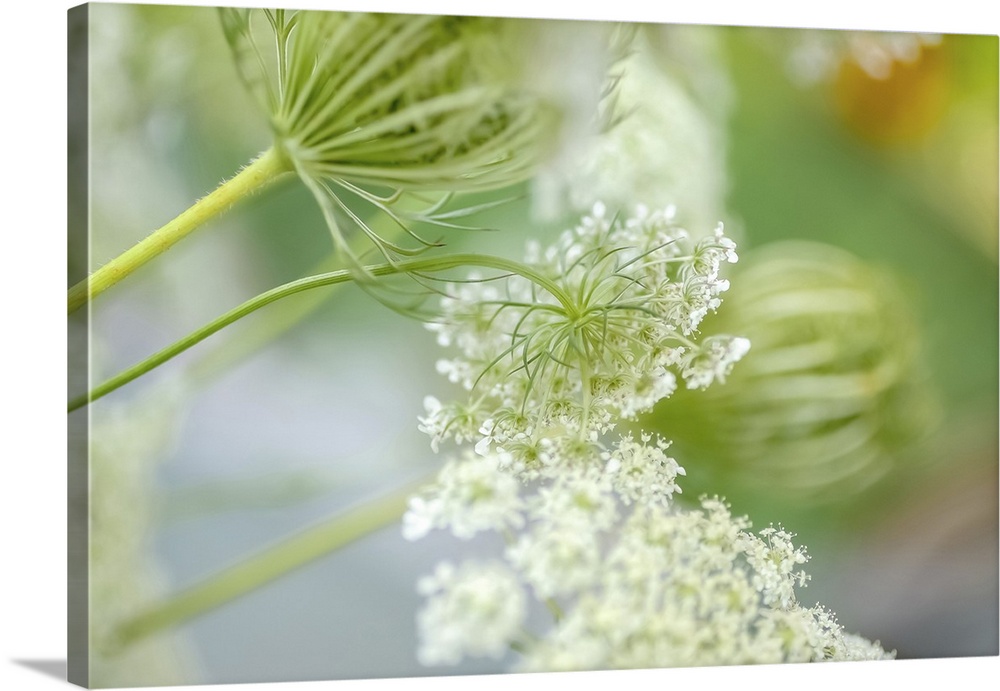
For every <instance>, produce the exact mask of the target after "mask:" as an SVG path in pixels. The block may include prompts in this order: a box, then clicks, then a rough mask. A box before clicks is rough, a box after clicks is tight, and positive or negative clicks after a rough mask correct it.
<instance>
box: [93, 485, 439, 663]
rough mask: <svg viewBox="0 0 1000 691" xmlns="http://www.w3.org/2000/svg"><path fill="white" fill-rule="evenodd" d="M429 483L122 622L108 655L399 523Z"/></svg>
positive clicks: (318, 528)
mask: <svg viewBox="0 0 1000 691" xmlns="http://www.w3.org/2000/svg"><path fill="white" fill-rule="evenodd" d="M427 482H428V479H427V478H424V479H422V480H420V481H419V482H416V483H411V484H408V485H406V486H404V487H402V488H400V489H397V490H395V491H393V492H392V493H391V494H388V495H386V496H384V497H380V498H378V499H375V500H372V501H369V502H367V503H365V504H361V505H360V506H357V507H356V508H353V509H351V510H349V511H347V512H346V513H343V514H340V515H337V516H334V517H333V518H330V519H329V520H326V521H323V522H322V523H318V524H317V525H314V526H312V527H309V528H306V529H305V530H302V531H301V532H299V533H296V534H294V535H292V536H290V537H287V538H285V539H283V540H281V541H280V542H278V543H276V544H274V545H272V546H270V547H267V548H264V549H263V550H261V551H260V552H258V553H257V554H255V555H253V556H251V557H248V558H247V559H245V560H243V561H241V562H239V563H237V564H235V565H233V566H230V567H229V568H226V569H224V570H222V571H220V572H219V573H216V574H215V575H213V576H210V577H208V578H207V579H205V580H203V581H202V582H201V583H198V584H196V585H194V586H191V587H190V588H188V589H186V590H184V591H182V592H180V593H178V594H176V595H174V596H173V597H171V598H169V599H167V600H165V601H163V602H161V603H159V604H157V605H153V606H152V607H150V608H149V609H147V610H145V611H143V612H140V613H139V614H137V615H136V616H134V617H132V618H131V619H128V620H126V621H125V622H124V623H122V624H121V625H120V626H119V627H118V628H117V630H116V631H115V633H114V634H113V635H112V640H110V641H108V645H109V648H110V649H111V651H114V650H121V649H122V648H124V647H126V646H128V645H131V644H133V643H135V642H137V641H139V640H141V639H143V638H146V637H147V636H150V635H151V634H154V633H156V632H157V631H162V630H163V629H167V628H170V627H173V626H177V625H179V624H181V623H183V622H186V621H188V620H190V619H193V618H195V617H197V616H199V615H201V614H204V613H206V612H209V611H211V610H213V609H216V608H217V607H220V606H222V605H224V604H226V603H227V602H230V601H232V600H235V599H237V598H239V597H240V596H242V595H246V594H247V593H250V592H252V591H254V590H256V589H257V588H260V587H261V586H263V585H265V584H267V583H269V582H271V581H274V580H276V579H278V578H280V577H281V576H284V575H286V574H288V573H290V572H292V571H294V570H296V569H298V568H300V567H302V566H305V565H307V564H309V563H311V562H314V561H316V560H317V559H320V558H322V557H325V556H327V555H329V554H331V553H332V552H335V551H336V550H338V549H340V548H342V547H345V546H347V545H349V544H351V543H352V542H354V541H356V540H358V539H360V538H363V537H365V536H366V535H369V534H371V533H374V532H375V531H377V530H379V529H381V528H384V527H386V526H388V525H390V524H392V523H395V522H397V521H398V520H399V519H400V518H401V517H402V515H403V513H405V511H406V502H407V499H408V498H409V497H410V496H411V495H412V494H413V493H414V492H415V491H416V490H417V489H419V487H421V486H423V485H424V484H426V483H427ZM109 652H110V651H109Z"/></svg>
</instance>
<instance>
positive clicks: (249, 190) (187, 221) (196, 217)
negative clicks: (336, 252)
mask: <svg viewBox="0 0 1000 691" xmlns="http://www.w3.org/2000/svg"><path fill="white" fill-rule="evenodd" d="M290 173H291V169H290V168H289V167H288V163H287V162H286V161H285V160H284V158H283V157H282V156H281V155H280V154H279V153H278V152H277V151H276V150H275V149H273V148H272V149H268V150H267V151H265V152H264V153H262V154H261V155H260V156H258V157H257V158H256V159H255V160H254V161H253V162H251V163H250V164H249V165H248V166H246V167H245V168H243V170H241V171H240V172H239V173H237V174H236V175H235V176H234V177H232V178H230V179H229V180H227V181H225V182H223V183H222V184H221V185H219V186H218V187H217V188H216V189H215V191H213V192H211V193H209V194H208V195H207V196H205V197H202V198H201V199H199V200H198V201H197V202H195V203H194V204H193V205H192V206H191V207H189V208H188V209H187V210H186V211H184V212H183V213H181V214H180V215H179V216H177V217H176V218H175V219H174V220H172V221H170V222H169V223H167V224H166V225H165V226H163V227H161V228H160V229H158V230H155V231H153V233H151V234H150V235H149V236H147V237H146V238H145V239H144V240H141V241H140V242H139V243H138V244H136V245H134V246H133V247H132V248H131V249H129V250H126V251H125V252H123V253H121V254H120V255H118V256H117V257H115V258H114V259H112V260H111V261H109V262H108V263H107V264H105V265H104V266H102V267H101V268H99V269H97V270H96V271H94V272H93V273H92V274H91V275H90V276H88V277H87V278H85V279H83V280H82V281H80V282H79V283H77V284H76V285H74V286H73V287H72V288H70V289H69V296H68V303H69V313H70V314H72V313H73V312H75V311H76V310H78V309H79V308H81V307H83V306H84V305H85V304H87V302H88V301H90V300H92V299H94V298H95V297H97V296H98V295H100V294H101V293H103V292H104V291H105V290H107V289H108V288H110V287H111V286H113V285H114V284H116V283H118V281H120V280H122V279H123V278H125V277H126V276H128V275H129V274H130V273H132V272H133V271H135V270H136V269H138V268H139V267H140V266H142V265H143V264H145V263H146V262H148V261H149V260H151V259H153V258H154V257H156V256H157V255H159V254H162V253H163V252H166V251H167V250H168V249H170V248H171V247H173V246H174V244H175V243H176V242H178V241H179V240H180V239H181V238H183V237H185V236H186V235H188V234H189V233H191V231H193V230H194V229H195V228H197V227H199V226H200V225H202V224H203V223H205V222H206V221H208V220H210V219H212V218H214V217H215V216H218V215H219V214H221V213H222V212H224V211H226V210H228V209H229V207H231V206H232V205H233V204H234V203H236V202H237V201H239V200H240V199H242V198H244V197H246V196H248V195H250V194H253V193H254V192H256V191H258V190H260V189H262V188H263V187H265V186H267V185H268V184H270V183H272V182H274V181H275V180H277V179H278V178H279V177H282V176H283V175H285V174H290Z"/></svg>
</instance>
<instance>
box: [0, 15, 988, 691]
mask: <svg viewBox="0 0 1000 691" xmlns="http://www.w3.org/2000/svg"><path fill="white" fill-rule="evenodd" d="M5 4H6V5H7V7H5V8H4V10H3V18H2V19H3V38H2V40H0V50H2V51H3V61H2V65H3V81H2V82H0V93H2V100H0V111H2V113H3V118H4V126H3V129H2V130H0V131H2V133H3V136H2V139H0V141H2V145H0V146H2V149H0V151H2V158H0V175H2V178H0V190H2V196H0V199H2V200H3V208H2V216H0V218H2V222H0V238H2V243H0V281H2V293H0V294H2V296H3V297H2V301H3V302H2V307H3V315H4V323H5V324H6V325H7V326H6V328H5V329H4V331H5V332H6V333H4V334H3V335H2V336H0V356H2V357H0V362H2V370H0V372H2V377H0V382H2V386H0V392H2V395H0V400H3V401H4V406H3V409H2V410H0V420H2V423H0V432H2V435H0V439H2V447H0V461H2V465H0V467H2V469H3V476H2V477H3V479H2V482H0V492H2V495H0V511H2V515H0V529H2V540H0V550H2V552H0V553H2V555H3V557H2V560H0V574H2V575H0V578H2V582H0V689H14V690H16V691H21V690H22V689H23V690H25V691H31V690H33V689H57V688H62V687H64V685H65V682H63V681H60V680H57V679H56V678H55V677H53V676H50V675H47V674H45V673H43V672H40V671H38V670H37V669H35V668H34V667H32V666H31V665H32V663H38V662H42V663H43V664H42V665H41V666H42V667H44V668H45V669H50V668H52V667H53V666H54V665H55V664H56V663H57V662H58V661H65V658H66V642H65V638H66V595H65V592H66V557H65V553H66V529H65V528H66V508H65V495H66V481H65V477H66V468H65V459H66V451H65V449H66V436H65V434H66V433H65V422H64V418H63V415H64V413H63V412H62V411H63V409H64V408H63V405H64V400H65V386H64V382H65V344H66V331H65V326H64V324H65V321H63V319H64V317H63V312H62V306H63V299H64V298H63V291H64V290H65V287H66V286H65V266H66V257H65V251H66V250H65V241H64V237H65V227H66V226H65V151H66V138H65V131H66V126H65V123H66V97H65V94H66V47H65V40H66V10H67V9H68V8H69V7H71V6H72V3H68V2H57V1H55V0H34V1H31V0H20V1H17V2H14V3H9V4H8V3H5ZM186 4H196V5H210V4H217V3H212V2H204V1H196V0H188V2H187V3H186ZM239 4H244V5H262V4H272V5H273V4H277V5H279V6H285V7H293V6H298V7H306V8H326V9H369V10H371V9H376V10H403V11H416V10H420V11H423V12H430V13H449V12H451V13H456V12H461V11H463V10H468V8H474V10H475V11H476V12H477V13H483V14H505V15H512V16H537V17H544V16H553V17H575V18H592V19H631V20H657V21H670V22H679V23H709V24H741V25H762V26H803V27H805V26H814V27H825V28H863V29H886V30H889V29H891V30H912V31H932V32H947V33H950V32H958V33H981V34H982V33H988V34H993V35H996V34H997V33H998V22H997V17H996V10H995V9H992V7H991V5H992V3H990V2H988V0H987V1H984V0H948V1H947V2H936V3H933V4H931V3H920V7H917V6H916V5H917V3H915V2H913V1H912V0H908V1H899V0H894V1H892V2H887V1H882V2H878V1H876V0H868V1H866V2H863V1H859V0H850V1H844V0H841V1H839V2H837V3H812V2H777V1H776V0H754V1H753V2H746V1H743V2H740V1H739V0H731V1H726V2H723V1H721V0H697V1H696V2H690V3H686V4H682V3H676V2H675V3H669V4H670V8H669V9H657V7H658V6H659V4H660V3H657V2H655V1H654V2H650V1H649V0H615V2H608V3H603V4H598V3H594V2H586V3H574V6H575V8H576V9H574V10H572V11H568V10H566V9H562V8H560V6H559V3H557V2H554V1H553V0H532V1H531V2H527V1H525V0H506V1H503V2H501V1H495V0H479V1H478V2H476V3H474V4H463V3H460V2H455V1H445V0H420V2H419V3H413V2H410V3H404V2H387V1H385V0H368V1H366V2H358V1H348V0H344V1H342V2H334V1H332V0H326V1H325V2H324V1H318V2H317V1H316V0H313V1H311V2H310V1H307V0H303V1H302V2H296V3H291V2H287V1H281V2H277V3H260V2H244V3H239ZM817 4H822V5H823V7H822V8H817V6H816V5H817ZM987 7H991V9H986V8H987ZM25 662H27V663H28V664H27V665H26V664H25ZM44 663H48V664H44ZM998 670H1000V658H996V657H994V658H977V659H967V660H946V661H907V662H896V663H891V664H875V665H872V664H860V665H859V664H838V665H821V666H810V667H808V668H807V667H805V666H782V667H758V668H738V669H733V668H730V669H705V670H662V671H648V672H646V671H638V672H628V673H614V675H615V676H613V677H609V676H608V675H609V673H590V674H585V675H579V674H574V675H566V676H565V677H561V678H560V679H559V680H558V682H557V683H567V682H568V683H572V684H579V683H581V682H583V683H584V685H585V686H588V685H591V684H592V685H597V684H603V685H607V684H608V683H613V684H622V685H626V686H628V687H634V688H662V687H663V686H665V685H674V686H680V687H683V686H693V685H695V684H702V685H704V686H706V687H708V688H715V687H721V686H722V685H724V684H727V683H728V684H734V685H735V684H740V685H743V684H749V685H750V686H751V687H755V686H757V685H761V686H763V685H765V684H766V685H767V686H769V687H773V686H774V685H776V684H780V685H784V684H788V683H795V682H798V683H801V684H809V685H811V686H813V687H815V688H823V689H825V688H830V689H832V688H843V687H844V686H847V685H856V686H858V687H859V688H879V687H885V688H896V687H904V685H905V687H910V688H929V687H938V688H940V687H943V686H946V687H954V686H956V685H957V686H959V687H975V688H978V687H979V686H980V685H981V681H980V679H981V678H985V679H990V678H992V679H994V680H996V679H997V678H998ZM470 681H471V680H470V679H469V678H445V679H422V680H401V681H400V680H397V681H353V682H318V683H314V682H310V683H296V684H257V685H253V686H252V687H251V688H253V689H255V690H256V689H260V690H261V691H271V690H273V689H284V690H286V691H287V690H291V689H295V690H298V689H302V690H305V689H321V688H322V689H365V690H369V689H375V688H378V689H397V688H400V689H402V688H405V689H431V688H434V689H438V688H441V689H444V690H445V691H447V690H448V689H460V688H461V689H464V688H468V687H469V686H470V685H471V684H470ZM553 681H555V680H554V679H553V678H552V677H551V676H546V675H530V676H518V677H512V676H497V677H481V678H476V679H475V686H476V688H485V689H498V688H515V685H516V688H518V689H529V690H530V689H535V688H543V685H551V684H552V683H553ZM911 685H912V686H911ZM183 688H189V689H195V688H208V687H183ZM213 688H236V687H233V686H225V687H213Z"/></svg>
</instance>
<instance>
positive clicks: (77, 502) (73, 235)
mask: <svg viewBox="0 0 1000 691" xmlns="http://www.w3.org/2000/svg"><path fill="white" fill-rule="evenodd" d="M67 19H68V21H67V28H68V46H67V48H68V50H67V56H68V65H67V77H68V85H67V86H68V100H67V103H68V113H67V135H68V137H67V141H68V151H67V174H68V180H67V195H68V199H67V212H68V214H67V216H68V217H67V243H68V245H67V249H68V252H67V256H68V266H67V275H68V284H69V285H70V286H72V285H74V284H76V283H77V282H79V281H81V280H83V279H84V278H86V276H87V267H88V266H89V264H90V262H89V257H88V255H89V252H88V249H89V245H90V243H89V226H90V224H89V216H90V214H89V211H90V209H89V197H88V194H89V184H88V169H89V165H88V161H89V136H88V133H89V125H90V123H89V107H88V104H89V98H88V94H89V50H88V33H89V8H88V6H87V5H80V6H78V7H74V8H71V9H70V10H69V12H68V17H67ZM89 318H90V311H89V309H81V310H77V311H76V312H74V313H73V314H72V315H70V318H69V324H68V343H67V346H68V353H67V356H68V367H67V373H68V381H67V388H68V395H69V398H72V397H74V396H76V395H79V394H80V393H81V392H83V391H85V390H86V388H87V385H88V382H89V376H88V363H89V353H88V344H89V337H88V334H89V330H90V329H89V327H90V324H89ZM89 418H90V413H89V412H88V408H87V407H86V406H84V407H83V408H82V409H80V410H76V411H74V412H73V413H71V414H70V415H69V418H68V429H67V439H68V455H67V460H68V465H67V470H68V482H67V487H68V497H67V501H68V505H67V519H68V526H67V528H68V534H67V549H68V554H67V565H68V568H67V570H68V574H67V577H68V578H67V586H68V592H67V603H68V604H67V606H68V612H67V654H68V659H67V677H68V681H70V682H71V683H73V684H77V685H79V686H84V687H87V686H89V679H90V674H89V662H88V661H89V657H90V650H89V638H88V631H89V623H88V622H89V606H88V604H89V597H88V595H89V573H88V554H89V531H88V527H89V516H90V511H89V491H88V489H89V482H88V477H89V473H88V466H89V448H90V444H89V440H88V430H89Z"/></svg>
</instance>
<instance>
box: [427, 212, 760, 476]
mask: <svg viewBox="0 0 1000 691" xmlns="http://www.w3.org/2000/svg"><path fill="white" fill-rule="evenodd" d="M673 217H674V211H673V209H672V208H668V209H666V210H663V211H650V210H648V209H646V208H639V209H638V210H637V213H636V214H635V215H634V216H632V217H631V218H628V219H625V220H620V219H618V218H616V217H615V218H613V217H610V216H609V215H608V213H607V211H606V210H605V208H604V207H603V206H602V205H600V204H598V205H596V206H595V207H594V209H593V211H592V213H591V214H590V215H589V216H586V217H584V218H583V220H582V221H581V222H580V224H579V225H578V226H577V227H576V228H574V229H572V230H568V231H566V232H565V233H563V234H562V236H561V237H560V238H559V239H558V241H557V242H556V243H555V244H553V245H552V246H551V247H548V248H547V249H544V250H543V249H542V248H541V247H540V246H538V245H537V244H534V245H532V246H530V247H529V249H528V257H527V260H526V265H525V266H526V269H527V271H526V272H525V273H526V274H528V273H529V272H530V275H515V276H509V277H507V278H506V279H505V280H504V281H503V283H502V285H501V284H498V283H496V282H493V281H486V280H483V279H482V278H481V277H478V276H474V277H472V278H471V279H470V281H469V282H466V283H462V284H460V286H461V287H460V288H458V289H457V290H456V291H455V293H454V294H453V295H450V296H448V297H446V298H445V299H444V300H443V304H442V311H443V314H444V316H443V318H442V319H441V320H440V321H439V322H437V323H434V324H432V325H431V328H432V329H433V330H434V331H435V332H436V333H437V336H438V342H439V343H440V344H441V345H442V346H457V348H458V349H459V350H460V351H461V354H460V355H459V356H458V357H456V358H454V359H451V360H442V361H441V362H439V363H438V370H439V371H440V372H441V373H442V374H444V375H446V376H447V377H448V378H449V379H450V380H451V381H452V382H455V383H459V384H461V385H462V386H463V387H464V388H465V389H466V390H467V391H468V392H469V400H468V401H467V402H465V403H451V404H446V405H442V404H441V403H440V402H439V401H438V400H437V399H435V398H428V399H427V400H426V401H425V407H426V415H425V416H424V417H422V418H421V420H420V428H421V430H423V431H424V432H426V433H427V434H429V435H430V436H431V438H432V441H433V446H434V448H435V449H437V447H438V445H439V443H440V442H441V441H443V440H445V439H452V440H454V441H456V442H459V443H462V442H467V441H474V442H476V448H477V451H479V452H480V454H485V453H487V452H488V451H489V450H490V449H493V450H495V451H496V452H497V453H498V454H500V456H501V457H503V458H504V461H505V463H506V464H507V465H512V466H513V467H514V468H515V470H517V471H519V473H520V474H523V475H526V476H529V477H530V476H536V475H537V474H538V473H539V472H543V470H544V467H545V466H546V465H548V461H547V459H551V458H553V457H554V456H553V453H554V447H555V446H559V445H560V444H561V443H563V442H562V441H561V440H565V439H578V440H585V441H596V439H597V438H598V437H599V436H600V435H603V434H605V433H607V432H608V431H610V430H611V429H613V427H614V425H615V421H616V420H618V419H634V418H635V417H636V416H637V415H639V414H640V413H643V412H647V411H649V410H650V409H651V408H652V407H653V405H654V404H655V403H656V402H657V401H659V400H661V399H662V398H665V397H666V396H669V395H670V394H671V393H673V391H674V390H675V388H676V387H677V385H678V378H680V379H683V381H684V382H685V384H686V385H687V387H688V388H704V387H706V386H708V385H709V384H711V383H712V381H714V380H717V379H719V380H721V379H723V378H724V377H725V375H726V373H727V372H728V371H729V370H730V369H731V367H732V366H733V364H734V363H735V362H736V361H737V360H739V359H740V358H741V357H742V356H743V355H744V354H745V353H746V352H747V350H748V349H749V345H750V344H749V341H747V340H746V339H743V338H739V337H732V336H714V337H713V338H712V339H707V340H706V341H704V342H702V343H698V342H696V341H695V340H693V339H694V338H695V335H696V334H697V330H698V325H699V324H700V323H701V320H702V319H703V318H704V317H705V315H706V314H708V313H709V312H710V311H714V310H715V309H716V308H717V307H718V306H719V305H720V303H721V297H720V296H721V294H722V293H723V292H725V291H726V290H727V289H728V288H729V282H728V281H727V280H726V279H725V278H722V277H721V276H720V268H721V266H722V264H724V263H731V262H735V261H736V260H737V255H736V251H735V244H734V243H733V241H732V240H730V239H729V238H727V237H726V236H725V235H724V234H723V232H722V227H721V226H720V227H719V228H717V229H716V232H715V233H714V234H713V235H711V236H709V237H706V238H702V239H700V240H697V241H694V240H692V239H691V238H690V237H689V235H688V233H687V232H686V231H685V230H684V229H682V228H680V227H678V226H677V225H676V224H675V223H674V222H673ZM543 474H544V473H543Z"/></svg>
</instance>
